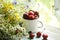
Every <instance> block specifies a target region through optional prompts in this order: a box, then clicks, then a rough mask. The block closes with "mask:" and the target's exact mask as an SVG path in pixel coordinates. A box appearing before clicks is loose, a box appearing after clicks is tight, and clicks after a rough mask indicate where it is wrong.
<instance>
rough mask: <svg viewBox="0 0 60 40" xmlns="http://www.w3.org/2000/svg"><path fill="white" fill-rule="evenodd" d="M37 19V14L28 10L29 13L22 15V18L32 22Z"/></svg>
mask: <svg viewBox="0 0 60 40" xmlns="http://www.w3.org/2000/svg"><path fill="white" fill-rule="evenodd" d="M38 17H39V13H38V12H37V11H33V10H29V12H25V13H24V14H23V18H24V19H28V20H34V19H37V18H38Z"/></svg>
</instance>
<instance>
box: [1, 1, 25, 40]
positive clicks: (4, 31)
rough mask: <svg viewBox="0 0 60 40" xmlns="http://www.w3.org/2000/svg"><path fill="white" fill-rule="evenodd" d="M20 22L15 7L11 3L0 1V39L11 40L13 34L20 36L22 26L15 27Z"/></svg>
mask: <svg viewBox="0 0 60 40" xmlns="http://www.w3.org/2000/svg"><path fill="white" fill-rule="evenodd" d="M20 22H21V18H20V15H19V12H18V11H17V10H16V7H15V6H14V5H13V4H12V3H5V2H1V1H0V35H1V36H0V39H1V40H5V39H6V40H13V39H11V37H12V36H13V35H20V36H22V34H23V33H22V31H23V29H24V28H22V27H20V26H17V27H16V25H18V24H19V23H20ZM19 28H20V29H19ZM21 29H22V30H21ZM5 37H6V38H5Z"/></svg>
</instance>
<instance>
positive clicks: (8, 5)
mask: <svg viewBox="0 0 60 40" xmlns="http://www.w3.org/2000/svg"><path fill="white" fill-rule="evenodd" d="M4 9H5V11H8V10H13V9H14V6H13V4H4Z"/></svg>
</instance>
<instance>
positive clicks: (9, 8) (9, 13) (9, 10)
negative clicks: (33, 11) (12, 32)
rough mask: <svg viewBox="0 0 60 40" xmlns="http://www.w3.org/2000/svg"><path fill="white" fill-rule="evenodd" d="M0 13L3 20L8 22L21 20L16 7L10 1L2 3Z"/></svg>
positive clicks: (15, 22)
mask: <svg viewBox="0 0 60 40" xmlns="http://www.w3.org/2000/svg"><path fill="white" fill-rule="evenodd" d="M0 14H4V18H5V20H7V21H8V23H10V24H17V23H18V22H20V20H21V18H20V15H19V13H18V11H17V10H16V7H15V6H14V5H13V4H11V3H2V8H0Z"/></svg>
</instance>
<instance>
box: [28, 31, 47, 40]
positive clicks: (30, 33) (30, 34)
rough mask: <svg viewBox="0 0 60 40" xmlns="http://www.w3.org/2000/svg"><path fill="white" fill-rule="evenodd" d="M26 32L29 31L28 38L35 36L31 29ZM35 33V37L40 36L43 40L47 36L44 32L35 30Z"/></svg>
mask: <svg viewBox="0 0 60 40" xmlns="http://www.w3.org/2000/svg"><path fill="white" fill-rule="evenodd" d="M28 33H29V38H30V39H33V38H34V37H35V35H34V34H33V33H32V31H29V32H28ZM36 35H37V36H36V37H37V38H40V37H41V36H42V37H43V40H45V39H47V38H48V34H45V33H44V34H42V33H41V32H37V33H36Z"/></svg>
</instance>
